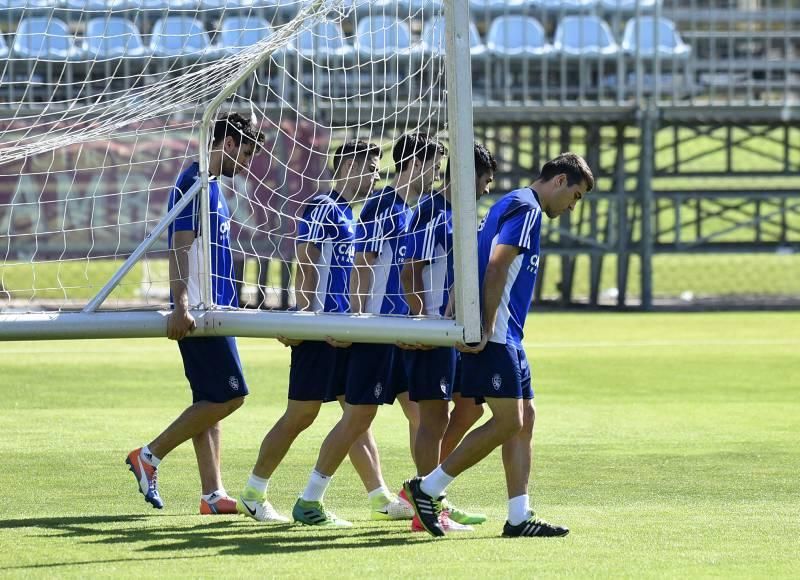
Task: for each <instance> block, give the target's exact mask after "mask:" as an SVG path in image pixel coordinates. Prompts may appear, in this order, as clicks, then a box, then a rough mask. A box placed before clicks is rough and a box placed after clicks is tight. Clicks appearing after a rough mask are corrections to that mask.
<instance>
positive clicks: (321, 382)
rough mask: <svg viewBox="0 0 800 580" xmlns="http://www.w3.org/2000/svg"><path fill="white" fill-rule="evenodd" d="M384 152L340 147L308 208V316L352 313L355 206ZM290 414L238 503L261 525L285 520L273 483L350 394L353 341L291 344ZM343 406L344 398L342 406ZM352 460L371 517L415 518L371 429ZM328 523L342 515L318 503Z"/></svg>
mask: <svg viewBox="0 0 800 580" xmlns="http://www.w3.org/2000/svg"><path fill="white" fill-rule="evenodd" d="M380 157H381V150H380V148H379V147H378V146H377V145H374V144H372V143H366V142H364V141H360V140H354V141H348V142H346V143H344V144H342V145H341V146H340V147H339V148H338V149H337V150H336V152H335V154H334V156H333V175H334V181H335V183H334V188H333V189H332V190H330V191H328V192H325V193H320V194H319V195H316V196H314V197H313V198H311V200H309V202H308V203H306V204H305V206H304V208H303V216H302V219H301V220H300V222H299V225H298V236H297V248H296V253H297V274H296V277H295V295H296V297H297V309H298V310H301V311H308V312H332V313H333V312H339V313H345V312H349V311H350V302H349V298H348V294H349V287H350V271H351V269H352V266H353V256H354V253H355V247H354V240H355V230H356V228H355V222H354V220H353V210H352V207H351V204H352V203H353V202H355V201H359V200H361V199H363V198H364V197H365V196H366V195H367V194H368V193H369V192H370V191H371V190H372V187H373V185H374V183H375V180H376V179H377V178H378V166H379V163H380ZM279 340H280V341H281V342H282V343H283V344H284V345H286V346H290V347H291V349H292V355H291V368H290V372H289V396H288V399H289V400H288V402H287V405H286V411H285V412H284V414H283V416H282V417H281V418H280V419H279V420H278V422H277V423H276V424H275V425H274V426H273V427H272V429H271V430H270V431H269V433H267V435H266V437H264V441H263V442H262V444H261V450H260V452H259V456H258V460H257V461H256V464H255V466H254V467H253V472H252V474H251V475H250V478H249V479H248V481H247V485H246V486H245V489H244V491H243V492H242V495H241V497H240V498H239V501H238V504H237V506H238V510H239V512H240V513H242V514H244V515H246V516H249V517H251V518H253V519H256V520H258V521H262V522H269V521H286V518H284V517H283V516H281V515H280V514H278V513H277V512H276V511H275V509H274V508H273V507H272V505H271V504H270V503H269V501H268V500H267V487H268V484H269V479H270V478H271V477H272V474H273V473H274V471H275V469H277V467H278V465H280V463H281V461H282V460H283V458H284V457H285V455H286V453H287V452H288V451H289V448H290V447H291V445H292V443H293V442H294V440H295V439H296V438H297V436H298V435H299V434H300V433H302V432H303V431H304V430H305V429H307V428H308V427H309V426H310V425H311V424H312V423H313V422H314V420H315V419H316V417H317V414H318V413H319V410H320V407H321V406H322V403H323V402H325V401H332V400H334V399H337V398H338V399H343V397H344V390H345V388H344V387H345V385H344V379H345V377H344V373H345V371H346V368H347V360H348V357H349V348H347V347H349V346H350V345H349V344H348V343H342V342H337V341H335V340H334V339H332V338H329V339H328V340H327V342H326V341H314V340H305V341H301V340H292V339H288V338H283V337H281V338H280V339H279ZM342 404H343V401H342ZM350 460H351V462H352V463H353V466H354V467H355V469H356V471H357V472H358V474H359V476H360V477H361V479H362V481H363V483H364V486H365V487H366V489H367V491H368V495H369V498H370V503H371V505H372V517H373V519H409V518H410V517H411V513H410V507H409V506H408V504H407V503H405V502H400V501H399V500H398V499H397V498H396V497H395V496H393V495H392V494H391V493H390V492H389V490H388V488H387V487H386V484H385V483H384V481H383V476H382V474H381V471H380V460H379V456H378V450H377V447H376V445H375V441H374V439H373V438H372V434H371V433H370V432H367V433H364V434H363V435H362V436H360V437H359V438H358V439H357V440H356V441H355V442H354V443H353V446H352V447H351V448H350ZM318 510H319V511H320V512H321V513H326V514H327V518H328V520H330V521H336V520H337V518H336V517H335V516H334V515H333V514H331V513H330V512H325V510H324V507H323V506H321V505H320V506H318Z"/></svg>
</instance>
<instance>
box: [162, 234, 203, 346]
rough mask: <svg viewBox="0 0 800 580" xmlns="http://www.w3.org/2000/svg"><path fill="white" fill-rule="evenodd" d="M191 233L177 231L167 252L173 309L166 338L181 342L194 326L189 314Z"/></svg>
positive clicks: (192, 318) (192, 238) (193, 236)
mask: <svg viewBox="0 0 800 580" xmlns="http://www.w3.org/2000/svg"><path fill="white" fill-rule="evenodd" d="M194 239H195V235H194V232H193V231H178V232H175V235H174V236H173V238H172V245H173V249H172V250H170V252H169V278H170V290H171V291H172V299H173V300H174V302H175V308H174V310H173V311H172V312H171V313H170V315H169V318H167V338H169V339H170V340H181V339H183V338H185V337H186V336H187V335H188V334H189V333H190V332H191V331H192V330H194V329H195V327H196V324H195V320H194V317H193V316H192V315H191V314H190V313H189V288H188V282H187V280H188V278H189V248H191V247H192V244H193V243H194Z"/></svg>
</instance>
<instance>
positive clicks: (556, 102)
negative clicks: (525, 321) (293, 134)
mask: <svg viewBox="0 0 800 580" xmlns="http://www.w3.org/2000/svg"><path fill="white" fill-rule="evenodd" d="M351 2H352V4H354V10H353V12H352V14H351V16H350V17H348V18H347V19H345V21H343V22H342V23H341V25H340V24H339V23H334V22H328V23H323V24H319V25H317V26H316V29H315V30H314V33H313V34H312V33H311V32H310V31H308V32H307V33H303V34H301V35H300V36H299V37H298V38H297V39H296V40H295V41H294V42H293V43H292V45H291V46H287V47H286V48H285V49H283V50H281V51H279V52H277V53H275V54H274V55H273V62H274V63H279V64H280V65H281V66H279V67H274V69H275V70H277V71H278V72H277V73H276V75H275V78H273V77H272V76H270V74H271V71H265V76H266V77H267V78H268V82H265V83H263V85H260V86H259V89H260V90H264V91H274V92H277V93H279V94H280V95H281V99H278V100H274V101H270V100H269V99H268V98H266V95H265V96H264V102H267V103H270V102H274V103H276V105H275V106H276V107H277V106H279V105H278V103H280V102H290V103H293V106H294V109H295V110H302V109H303V106H304V103H307V101H308V100H309V99H319V98H320V96H325V95H335V96H339V97H346V96H347V95H348V92H349V91H354V92H358V91H361V90H364V87H365V86H369V87H372V86H374V79H375V77H376V75H385V76H386V78H385V82H384V83H383V84H384V86H385V87H386V90H385V91H376V92H375V94H374V95H372V97H371V101H369V102H367V103H366V104H365V105H364V106H367V107H370V108H372V107H374V106H375V103H379V102H381V101H387V100H392V99H396V100H402V99H403V98H404V96H405V95H407V94H413V92H412V91H413V90H414V89H413V86H412V85H413V83H424V82H444V80H443V78H442V75H441V74H439V73H440V72H441V70H440V67H441V59H442V58H444V57H445V55H444V54H441V53H440V52H439V49H438V48H437V47H439V46H441V43H440V42H439V41H438V38H440V37H441V35H442V34H444V29H443V21H442V20H441V19H440V18H435V17H433V16H432V15H431V13H432V12H434V11H433V10H431V8H432V7H434V6H436V5H438V4H439V3H440V0H401V1H400V2H390V1H389V0H379V1H377V2H375V1H373V2H369V1H365V0H351ZM23 6H24V9H23ZM297 6H298V3H297V2H296V1H291V2H290V1H288V0H199V1H198V0H109V1H102V0H57V1H56V0H0V32H2V34H0V59H2V60H1V61H0V71H2V79H0V103H2V102H8V103H20V102H22V103H24V105H25V106H26V107H28V108H30V109H31V110H35V109H36V108H37V106H42V103H43V102H44V101H46V100H47V96H46V95H42V94H40V92H39V91H38V89H37V86H36V83H35V82H33V83H31V82H29V79H34V80H35V79H37V78H50V79H52V78H64V79H67V80H66V82H64V83H63V84H62V85H59V87H58V88H57V90H61V91H63V94H60V95H59V98H58V100H59V101H60V102H69V101H70V100H74V99H92V98H97V96H98V95H99V94H101V93H102V92H103V91H109V90H112V91H113V90H115V89H116V88H124V87H109V86H105V85H97V86H95V85H93V84H92V83H91V82H87V83H86V84H85V85H81V84H78V83H73V82H70V80H69V79H75V78H86V79H91V78H93V75H95V76H97V78H98V79H107V78H109V77H111V76H112V75H110V74H109V72H110V71H112V70H115V69H116V68H117V67H121V68H122V70H124V71H125V73H124V74H120V75H118V76H115V77H114V78H115V80H114V82H115V83H126V82H138V83H146V82H149V80H150V79H152V78H157V77H158V76H159V75H164V74H169V71H170V70H171V69H170V67H171V66H172V63H174V62H175V61H176V60H185V61H192V60H197V59H201V58H203V59H213V58H216V57H217V56H218V55H221V54H224V53H225V52H226V51H235V50H237V49H238V48H240V47H242V46H248V45H250V44H252V43H253V42H254V41H255V40H258V39H260V38H263V37H264V36H265V35H269V34H271V30H272V29H273V28H274V27H275V26H279V25H280V24H281V23H282V22H286V21H287V20H288V19H289V18H291V16H292V14H293V12H294V11H295V10H296V9H297ZM167 8H168V9H169V16H165V15H166V9H167ZM223 9H224V19H222V20H220V19H221V17H222V14H223V12H222V10H223ZM470 9H471V21H472V22H471V30H470V39H471V43H470V44H471V49H470V52H471V56H472V73H473V101H474V120H475V133H476V137H477V138H478V139H480V140H481V141H483V142H485V143H486V144H487V145H488V146H489V147H490V148H491V149H493V150H494V151H495V152H496V154H497V157H498V158H499V160H500V162H501V168H500V172H499V173H500V174H499V179H498V183H497V184H496V186H495V191H498V192H499V191H505V190H508V189H510V188H513V187H517V186H519V185H521V184H525V183H529V182H530V181H531V180H532V177H534V175H535V171H536V169H537V168H538V167H539V166H540V165H541V164H542V163H543V162H544V161H545V160H546V159H547V158H548V157H550V156H552V155H554V154H557V153H558V152H560V151H564V150H573V151H576V152H578V153H581V154H583V155H584V156H585V157H586V158H587V159H588V161H589V163H590V165H591V166H592V167H593V169H594V170H595V173H596V176H597V177H598V187H597V192H596V193H593V194H592V195H590V196H588V197H587V202H586V203H584V204H581V205H580V206H579V209H578V210H577V211H576V212H574V213H572V214H569V215H565V216H563V217H561V218H560V219H559V222H558V223H556V224H552V225H551V227H550V228H549V229H547V230H546V234H545V237H546V240H545V242H544V244H545V245H546V248H547V255H548V256H549V258H548V260H547V261H543V262H542V264H543V266H542V267H543V275H542V279H543V280H546V279H547V277H548V276H558V277H559V278H558V285H557V288H558V296H557V297H556V300H557V301H558V302H560V303H562V304H573V303H588V304H591V305H599V304H610V305H616V306H634V307H643V308H646V309H647V308H651V307H652V306H654V305H658V304H659V303H663V304H668V303H669V298H670V297H669V296H665V295H664V296H662V295H663V293H661V292H659V280H658V279H657V277H655V279H654V272H653V264H654V260H656V259H657V258H658V256H661V255H672V254H686V255H690V254H691V255H700V254H713V255H719V256H725V255H733V254H739V253H747V254H753V253H761V254H775V253H779V254H791V253H798V252H800V181H798V173H800V122H798V119H800V1H798V0H783V1H779V0H508V1H506V0H470ZM181 10H182V11H181ZM409 14H413V15H414V18H413V19H411V21H410V23H411V24H410V25H409V24H408V18H407V17H408V15H409ZM398 15H403V18H398ZM359 51H367V52H368V53H370V54H372V55H375V54H378V53H381V54H383V55H384V56H385V57H386V58H387V59H392V60H393V61H394V62H395V66H384V67H382V69H381V70H374V67H373V70H363V69H362V68H360V67H352V66H341V65H347V64H348V63H349V64H352V63H354V62H358V54H359ZM313 61H316V62H326V63H330V64H331V65H332V66H331V67H330V68H331V70H334V71H335V73H330V74H325V75H322V76H321V75H320V68H319V67H311V66H308V63H309V62H313ZM337 65H338V66H337ZM31 67H37V68H36V70H32V68H31ZM404 67H405V68H404ZM403 70H411V71H417V72H416V73H415V74H413V75H411V77H410V79H407V81H406V82H405V83H398V82H397V78H402V77H403V75H402V74H399V72H400V71H403ZM392 71H394V73H392ZM309 75H312V76H314V77H315V78H313V79H311V80H310V81H308V82H305V80H306V79H307V77H308V76H309ZM392 75H394V78H391V77H392ZM323 77H324V78H323ZM364 79H371V80H370V82H369V83H366V84H365V83H364V82H362V81H363V80H364ZM304 85H313V86H314V93H310V92H309V91H304V90H302V88H301V87H302V86H304ZM76 87H78V88H80V93H79V94H73V93H72V92H71V91H75V90H78V89H76ZM335 102H337V101H334V100H324V101H322V100H321V101H320V102H318V103H315V110H316V111H318V112H319V111H323V112H324V113H325V114H327V115H329V116H330V118H331V119H336V118H337V116H338V115H343V114H345V112H344V110H339V109H337V108H336V106H334V105H333V104H332V103H335ZM361 102H364V101H363V100H361ZM326 107H328V109H326ZM0 108H2V104H0ZM368 113H369V112H365V115H368ZM406 113H407V114H408V115H413V114H414V111H413V110H408V111H406ZM275 114H276V115H278V114H282V115H286V114H287V112H286V111H282V112H278V111H277V110H276V111H275ZM346 114H347V115H349V116H351V117H352V116H353V115H358V114H359V113H358V112H354V111H353V110H352V109H349V110H348V111H347V112H346ZM745 157H746V158H747V159H748V161H747V162H743V161H742V159H743V158H745ZM792 266H793V267H794V268H797V262H796V261H794V262H792ZM582 268H586V269H587V273H586V275H585V276H584V278H585V279H586V278H588V285H587V287H586V288H585V291H584V290H579V289H578V288H577V286H576V282H575V280H576V278H577V276H578V274H577V271H578V270H579V269H582ZM609 271H611V272H612V276H613V277H614V278H615V282H616V292H614V293H613V294H610V295H606V294H604V292H603V283H602V282H601V280H603V279H604V273H605V274H606V277H607V276H608V272H609ZM635 272H638V273H636V274H634V273H635ZM712 275H713V274H712ZM794 276H798V277H800V275H798V274H797V272H795V274H794ZM633 288H636V289H635V290H634V289H633ZM540 291H541V289H540ZM743 294H744V295H745V296H743V297H742V296H740V298H744V300H745V301H747V299H748V298H749V299H752V298H753V297H752V296H750V297H748V296H746V295H747V294H748V293H747V292H746V291H744V292H743ZM661 298H663V299H664V300H660V299H661ZM791 298H792V299H794V300H797V299H798V296H792V297H791ZM756 300H757V301H758V300H760V297H756ZM753 304H755V303H753V302H751V305H753Z"/></svg>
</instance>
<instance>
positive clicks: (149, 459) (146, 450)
mask: <svg viewBox="0 0 800 580" xmlns="http://www.w3.org/2000/svg"><path fill="white" fill-rule="evenodd" d="M139 456H140V457H141V458H142V461H144V462H145V463H147V464H148V465H152V466H153V467H158V464H159V463H161V460H160V459H159V458H158V457H156V456H155V455H153V453H152V452H151V451H150V447H149V446H148V445H145V446H144V447H142V450H141V451H140V452H139Z"/></svg>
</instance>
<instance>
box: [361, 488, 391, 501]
mask: <svg viewBox="0 0 800 580" xmlns="http://www.w3.org/2000/svg"><path fill="white" fill-rule="evenodd" d="M367 497H368V498H369V501H370V502H371V501H373V500H375V499H376V498H384V499H385V500H386V501H387V502H388V501H389V500H390V499H391V498H392V492H390V491H389V488H388V487H386V486H385V485H382V486H380V487H378V488H375V489H373V490H372V491H371V492H369V493H368V494H367Z"/></svg>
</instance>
